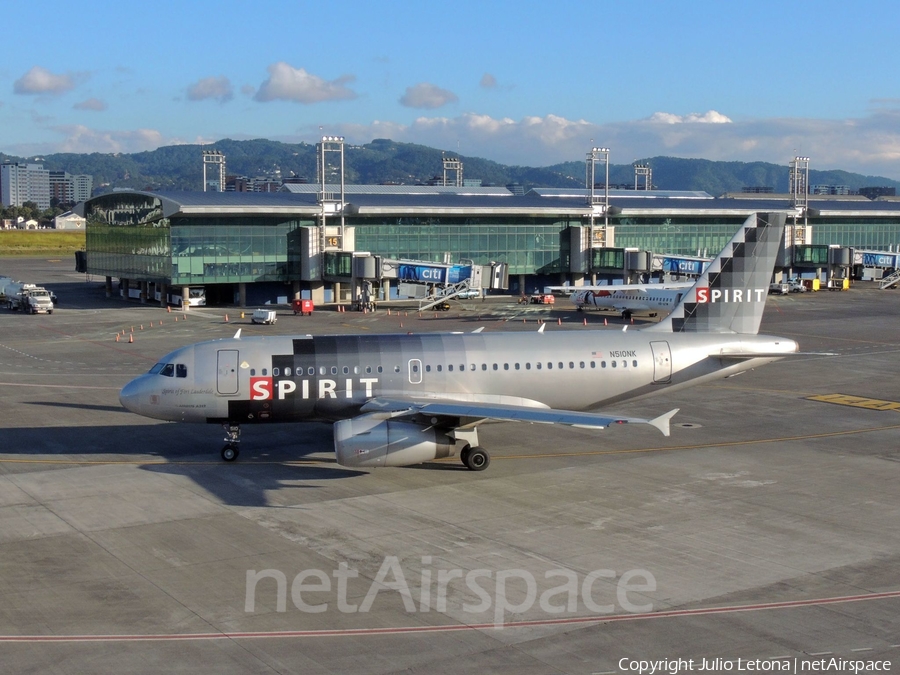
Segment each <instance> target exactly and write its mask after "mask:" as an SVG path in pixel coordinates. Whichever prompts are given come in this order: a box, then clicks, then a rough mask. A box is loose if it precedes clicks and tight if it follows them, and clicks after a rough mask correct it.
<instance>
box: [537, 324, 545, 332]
mask: <svg viewBox="0 0 900 675" xmlns="http://www.w3.org/2000/svg"><path fill="white" fill-rule="evenodd" d="M546 327H547V324H545V323H542V324H541V327H540V328H538V333H543V332H544V329H545V328H546Z"/></svg>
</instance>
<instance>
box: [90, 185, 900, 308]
mask: <svg viewBox="0 0 900 675" xmlns="http://www.w3.org/2000/svg"><path fill="white" fill-rule="evenodd" d="M341 187H342V186H341ZM341 187H338V186H327V188H326V190H325V191H323V190H322V186H320V185H310V184H305V185H285V186H284V188H283V189H282V191H281V192H277V193H239V192H146V191H116V192H112V193H108V194H104V195H100V196H97V197H94V198H92V199H89V200H87V201H86V202H84V203H83V204H82V205H80V207H79V209H80V213H81V215H83V216H84V217H85V219H86V221H87V226H86V229H87V252H86V267H85V269H84V271H86V272H88V273H90V274H95V275H102V276H105V277H107V281H108V289H110V290H111V289H112V280H113V279H118V280H119V283H120V287H121V288H123V289H125V292H124V294H126V295H127V294H129V293H130V294H132V295H134V289H138V290H137V293H138V294H139V295H140V296H141V297H142V298H143V299H152V298H153V297H154V296H153V294H152V293H153V292H155V293H156V296H157V297H159V296H160V294H161V295H162V296H165V295H166V294H167V293H169V294H171V293H172V292H173V291H175V293H176V295H178V294H183V296H184V297H187V293H188V290H187V289H189V288H193V287H201V286H202V287H204V288H205V292H206V296H207V298H209V300H210V303H211V304H219V303H221V304H233V303H236V304H240V305H244V304H249V305H253V304H262V303H265V302H278V301H282V300H283V299H284V298H300V297H304V298H312V299H313V300H314V301H315V302H323V301H325V302H328V301H335V300H341V301H347V300H352V299H353V297H354V293H355V288H356V282H357V281H358V279H357V278H356V277H355V276H354V272H355V269H354V264H353V257H354V256H356V257H359V256H361V255H363V254H369V255H370V256H380V257H384V258H391V259H407V260H418V261H433V262H457V261H460V260H468V261H472V262H473V263H474V264H476V265H488V264H492V263H505V264H506V265H508V271H509V292H510V293H512V294H519V293H529V292H532V291H533V290H535V289H537V288H540V287H542V286H543V285H546V284H560V283H571V284H574V285H580V284H583V283H590V282H591V281H592V280H594V279H598V278H599V279H623V278H625V279H638V278H641V277H646V276H648V275H652V274H653V273H654V272H659V271H660V270H659V262H658V261H659V256H676V257H677V256H684V257H686V258H689V257H698V256H700V257H705V256H709V257H711V256H714V255H716V254H717V253H718V252H719V250H721V248H722V247H723V246H724V245H725V243H726V242H727V241H728V240H729V239H730V238H731V237H732V236H733V234H734V232H735V231H736V230H737V228H738V227H739V226H740V225H741V223H743V222H744V220H745V219H746V218H747V217H748V216H749V215H750V214H752V213H755V212H759V211H778V212H783V213H786V214H787V215H788V216H789V218H788V224H789V227H788V231H787V232H786V252H785V256H784V259H783V261H782V263H783V265H782V267H784V268H785V269H791V270H792V271H793V272H794V273H796V272H797V271H801V272H802V271H809V270H815V271H816V272H817V273H823V272H822V270H826V269H827V270H831V268H832V266H834V268H835V270H837V271H838V272H839V273H840V274H849V273H857V274H858V273H859V271H860V270H859V269H857V268H860V267H862V266H866V268H867V269H869V268H878V269H880V270H884V269H890V268H896V267H900V264H898V263H897V260H896V256H900V199H897V198H890V197H880V198H878V199H875V200H871V199H869V198H867V197H863V196H848V195H843V196H816V195H809V196H808V201H805V202H804V203H803V204H801V205H798V204H797V202H796V199H793V198H792V197H791V195H773V194H762V195H760V194H727V195H724V196H721V197H712V196H711V195H709V194H707V193H704V192H674V191H662V190H643V191H638V190H610V191H609V196H608V202H607V203H605V204H603V206H602V208H598V206H597V203H596V198H592V195H591V194H589V191H588V190H559V189H534V190H531V191H529V192H527V193H526V194H524V195H514V194H513V193H512V192H510V191H509V190H507V189H505V188H487V187H483V188H468V187H459V188H445V187H428V186H415V187H413V186H346V187H343V190H342V192H341V193H340V197H339V198H338V197H336V195H337V191H338V190H340V189H341ZM835 248H837V249H839V250H841V251H842V253H841V254H840V255H835V254H834V249H835ZM851 249H852V250H851ZM854 250H855V251H870V252H871V251H875V252H883V254H884V255H883V257H882V258H879V259H877V260H876V259H875V258H872V257H871V256H870V257H867V258H865V260H863V258H861V257H859V256H857V257H856V258H854V257H853V255H854ZM635 252H638V253H640V252H649V253H648V254H647V255H646V256H641V255H637V256H635V255H632V253H635ZM895 252H898V253H896V255H895ZM636 261H637V262H636ZM651 261H652V262H651ZM876 263H877V264H876ZM838 268H840V269H838ZM828 273H832V271H829V272H828ZM374 281H375V283H376V285H377V284H378V280H377V279H375V280H374ZM386 288H389V286H387V287H386ZM391 290H392V292H393V293H396V288H394V289H391Z"/></svg>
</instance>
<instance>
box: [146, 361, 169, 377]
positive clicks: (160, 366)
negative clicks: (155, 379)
mask: <svg viewBox="0 0 900 675" xmlns="http://www.w3.org/2000/svg"><path fill="white" fill-rule="evenodd" d="M165 365H166V364H165V363H157V364H156V365H155V366H153V367H152V368H151V369H150V374H151V375H156V374H157V373H158V372H159V371H161V370H162V369H163V366H165Z"/></svg>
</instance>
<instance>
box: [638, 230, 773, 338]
mask: <svg viewBox="0 0 900 675" xmlns="http://www.w3.org/2000/svg"><path fill="white" fill-rule="evenodd" d="M784 223H785V215H784V214H783V213H757V214H755V215H752V216H750V217H749V218H747V220H746V221H744V224H743V225H742V226H741V227H740V229H739V230H738V231H737V234H735V235H734V237H733V238H732V239H731V241H729V242H728V244H727V245H726V246H725V248H724V249H723V250H722V252H721V253H719V255H718V256H717V257H716V259H715V260H713V261H712V262H711V263H710V264H709V266H708V267H707V268H706V271H704V272H703V274H702V275H700V278H699V279H697V283H696V284H694V286H693V287H691V288H690V289H689V290H688V291H687V292H686V293H685V296H684V297H683V298H682V300H681V302H680V303H679V304H678V306H677V307H675V309H674V310H672V313H671V314H669V316H668V317H666V318H665V319H663V320H662V321H660V322H659V323H658V324H656V325H654V326H651V327H649V328H646V329H644V330H650V331H660V332H667V333H668V332H674V333H687V332H706V333H744V334H754V335H755V334H756V333H758V332H759V324H760V321H761V320H762V315H763V309H764V308H765V305H766V296H767V295H768V292H769V283H770V281H771V280H772V272H773V270H774V268H775V261H776V257H777V255H778V250H779V247H780V246H781V243H782V241H783V240H784Z"/></svg>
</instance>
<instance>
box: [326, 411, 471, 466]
mask: <svg viewBox="0 0 900 675" xmlns="http://www.w3.org/2000/svg"><path fill="white" fill-rule="evenodd" d="M453 448H454V441H453V439H452V438H451V437H450V436H448V435H447V434H445V433H443V432H442V431H439V430H438V429H435V428H434V427H425V426H422V425H420V424H415V423H414V422H401V421H398V420H383V419H376V418H374V417H369V416H366V415H363V416H362V417H354V418H352V419H349V420H340V421H339V422H336V423H335V425H334V453H335V455H336V456H337V461H338V464H341V465H342V466H355V467H375V466H409V465H411V464H421V463H422V462H427V461H428V460H431V459H437V458H439V457H449V456H451V455H452V454H453Z"/></svg>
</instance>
